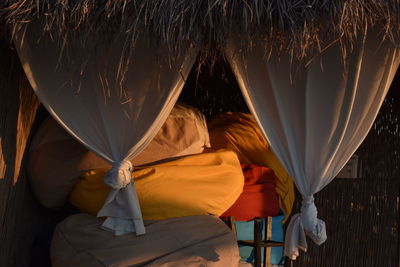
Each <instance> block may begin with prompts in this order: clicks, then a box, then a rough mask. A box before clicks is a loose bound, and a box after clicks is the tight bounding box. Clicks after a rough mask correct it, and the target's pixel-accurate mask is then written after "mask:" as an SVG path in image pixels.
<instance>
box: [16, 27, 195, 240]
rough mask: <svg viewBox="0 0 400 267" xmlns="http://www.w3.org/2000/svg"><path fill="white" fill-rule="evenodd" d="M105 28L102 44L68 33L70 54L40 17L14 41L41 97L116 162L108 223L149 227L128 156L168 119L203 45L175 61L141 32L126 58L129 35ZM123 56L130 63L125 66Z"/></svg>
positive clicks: (120, 230)
mask: <svg viewBox="0 0 400 267" xmlns="http://www.w3.org/2000/svg"><path fill="white" fill-rule="evenodd" d="M106 35H107V34H106V33H105V37H104V43H98V44H89V42H90V40H91V39H90V36H89V37H88V38H87V39H86V42H87V44H86V45H83V44H82V40H81V39H79V38H78V37H77V39H76V40H73V38H70V39H67V45H68V47H69V48H68V50H67V52H68V54H65V55H64V56H63V57H60V51H61V47H62V44H60V43H62V42H63V41H64V40H54V39H52V38H51V36H50V34H48V33H45V34H43V32H42V27H41V24H40V22H37V23H35V22H31V23H29V24H28V26H27V27H26V28H25V29H24V30H21V31H20V32H19V33H18V34H17V35H16V38H15V40H14V42H15V44H16V47H17V51H18V54H19V57H20V60H21V62H22V65H23V68H24V70H25V73H26V75H27V77H28V79H29V81H30V83H31V85H32V88H33V89H34V91H35V93H36V94H37V95H38V97H39V99H40V101H41V102H42V104H43V105H44V106H45V107H46V108H47V110H48V111H49V112H50V114H51V115H52V116H53V117H54V118H55V119H56V120H57V121H58V123H59V124H60V125H62V126H63V127H64V128H65V129H66V130H67V131H68V132H69V133H70V134H71V135H72V136H74V137H75V138H76V139H77V140H79V141H80V142H81V143H82V144H84V145H85V146H86V147H87V148H88V149H90V150H91V151H93V152H95V153H96V154H98V155H99V156H101V157H102V158H104V159H105V160H107V161H108V162H110V163H111V164H112V166H113V167H112V169H111V170H110V171H109V172H108V173H107V175H106V177H105V182H106V183H107V184H108V185H109V186H111V187H112V190H111V192H110V194H109V196H108V198H107V200H106V202H105V204H104V206H103V208H102V209H101V210H100V212H99V214H98V216H101V217H107V219H106V220H105V222H104V224H103V226H104V227H106V228H108V229H111V230H112V231H114V232H115V233H116V234H117V235H119V234H124V233H126V232H136V233H137V234H144V233H145V229H144V226H143V220H142V216H141V211H140V205H139V201H138V197H137V194H136V190H135V187H134V183H133V182H131V173H132V171H133V166H132V165H131V163H130V162H129V159H131V158H133V157H135V156H136V155H137V154H138V153H139V152H141V151H142V150H143V149H144V148H145V147H146V145H147V144H148V143H149V142H150V141H151V140H152V138H153V137H154V136H155V135H156V134H157V132H158V130H159V129H160V127H161V126H162V124H163V123H164V121H165V120H166V118H167V116H168V114H169V113H170V111H171V109H172V108H173V106H174V104H175V102H176V100H177V98H178V96H179V94H180V92H181V90H182V87H183V85H184V79H185V78H186V77H187V75H188V74H189V72H190V69H191V67H192V66H193V63H194V61H195V58H196V54H197V51H195V49H190V50H189V51H188V52H187V54H186V55H184V56H182V57H181V58H180V59H177V60H176V61H174V64H171V62H170V60H169V57H168V51H167V49H165V48H157V49H155V48H151V47H150V46H149V45H148V44H147V42H146V41H145V40H143V39H141V40H138V41H137V43H136V46H135V48H134V50H133V52H132V53H131V55H129V56H128V58H122V57H123V53H122V51H124V49H125V42H126V40H125V39H124V36H120V37H119V38H113V39H111V38H108V37H107V36H106ZM122 61H123V62H126V63H127V64H128V68H126V69H123V68H121V66H122V65H121V62H122ZM77 66H78V67H79V68H80V69H79V68H77ZM77 69H78V70H79V71H76V70H77ZM124 70H126V71H124ZM60 153H62V151H60ZM55 179H56V177H55Z"/></svg>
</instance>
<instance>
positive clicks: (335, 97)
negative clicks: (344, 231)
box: [226, 31, 400, 259]
mask: <svg viewBox="0 0 400 267" xmlns="http://www.w3.org/2000/svg"><path fill="white" fill-rule="evenodd" d="M239 43H240V40H239V39H235V38H231V39H230V40H229V41H228V45H227V48H226V55H227V57H228V60H229V62H230V65H231V67H232V69H233V71H234V73H235V75H236V78H237V80H238V82H239V85H240V87H241V89H242V92H243V95H244V97H245V99H246V101H247V104H248V106H249V107H250V110H251V111H252V113H253V114H254V116H255V117H256V119H257V121H258V124H259V126H260V128H261V129H262V131H263V133H264V135H265V137H266V138H267V140H268V141H269V143H270V145H271V147H272V149H273V150H274V152H275V153H276V154H277V156H278V158H279V159H280V160H281V162H282V163H283V165H284V166H285V168H286V169H287V171H288V173H289V174H290V175H291V176H292V177H293V179H294V182H295V184H296V186H297V188H298V190H299V192H300V193H301V194H302V196H303V203H302V208H301V212H300V213H299V214H295V215H294V216H293V217H292V219H291V221H290V224H289V226H288V229H287V233H286V238H285V254H286V256H288V257H290V258H291V259H296V257H297V256H298V254H299V249H302V250H304V251H306V249H307V243H306V235H308V236H309V237H310V238H311V239H312V240H313V241H314V242H315V243H317V244H321V243H323V242H324V241H325V240H326V231H325V223H324V222H323V221H322V220H320V219H318V218H317V208H316V206H315V205H314V198H313V195H314V194H315V193H317V192H318V191H320V190H321V189H322V188H323V187H325V186H326V185H327V184H328V183H329V182H330V181H332V179H333V178H334V177H335V176H336V175H337V174H338V172H339V171H340V170H341V169H342V167H343V166H344V165H345V164H346V162H347V161H348V160H349V158H350V157H351V156H352V154H353V153H354V152H355V151H356V149H357V148H358V146H359V145H360V144H361V142H362V141H363V140H364V138H365V137H366V135H367V133H368V131H369V129H370V128H371V126H372V124H373V121H374V119H375V117H376V115H377V113H378V110H379V108H380V106H381V104H382V102H383V100H384V98H385V95H386V93H387V91H388V88H389V86H390V84H391V82H392V80H393V77H394V75H395V72H396V70H397V68H398V65H399V59H400V57H399V48H398V47H397V48H396V47H394V46H393V45H392V43H391V42H389V41H382V38H381V36H380V35H379V33H378V32H377V31H371V32H369V33H368V34H366V35H365V36H360V39H359V40H358V43H357V44H356V45H355V46H354V49H353V51H352V52H351V53H348V54H347V57H346V59H345V60H344V61H343V60H342V59H343V57H342V51H341V49H340V47H339V45H334V46H332V47H330V48H328V49H327V50H326V51H324V52H323V53H322V54H321V55H320V56H319V57H317V58H315V59H314V61H312V63H311V64H310V65H308V66H307V67H305V66H304V65H302V64H299V63H295V62H291V60H290V56H289V55H281V56H280V57H279V56H277V55H272V56H271V57H270V58H269V60H267V59H266V56H265V54H264V51H265V50H264V47H265V44H264V43H263V41H256V42H255V43H254V47H252V48H251V49H250V50H249V51H244V50H240V48H239V46H238V44H239ZM343 63H344V64H343Z"/></svg>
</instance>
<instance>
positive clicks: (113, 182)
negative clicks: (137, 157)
mask: <svg viewBox="0 0 400 267" xmlns="http://www.w3.org/2000/svg"><path fill="white" fill-rule="evenodd" d="M132 172H133V166H132V163H131V162H130V161H129V160H123V161H121V162H117V163H116V164H114V165H113V166H112V168H111V169H110V170H109V171H108V172H107V173H106V174H105V176H104V182H105V183H106V184H107V185H109V186H110V187H112V188H113V189H121V188H124V187H126V186H127V185H128V184H129V183H130V182H131V180H132Z"/></svg>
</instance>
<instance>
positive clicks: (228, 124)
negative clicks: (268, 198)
mask: <svg viewBox="0 0 400 267" xmlns="http://www.w3.org/2000/svg"><path fill="white" fill-rule="evenodd" d="M208 129H209V133H210V142H211V148H212V149H229V150H232V151H235V152H236V153H237V155H238V158H239V160H240V163H242V164H246V163H247V164H257V165H261V166H265V167H269V168H271V169H272V170H273V171H274V173H275V175H276V177H277V181H276V191H277V193H278V194H279V196H280V207H281V209H282V211H283V212H284V213H285V215H286V216H285V220H286V219H287V217H288V216H289V214H290V213H291V211H292V207H293V202H294V187H293V181H292V179H291V178H290V176H289V175H288V173H287V172H286V170H285V168H284V167H283V166H282V164H281V163H280V161H279V160H278V158H277V157H276V155H275V154H274V152H273V151H272V150H271V149H270V147H269V144H268V142H267V141H266V140H265V138H264V137H263V134H262V133H261V131H260V129H259V127H258V125H257V123H256V121H255V120H254V118H253V116H252V115H250V114H246V113H239V112H228V113H224V114H220V115H218V116H215V117H214V118H213V119H212V120H211V121H209V123H208Z"/></svg>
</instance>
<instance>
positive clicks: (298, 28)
mask: <svg viewBox="0 0 400 267" xmlns="http://www.w3.org/2000/svg"><path fill="white" fill-rule="evenodd" d="M2 2H3V3H2V4H1V3H0V10H1V11H0V16H1V17H2V21H4V22H5V23H6V24H7V25H8V28H9V29H10V32H11V34H12V33H15V31H16V30H18V29H19V28H20V27H21V26H22V25H24V24H27V23H29V22H30V21H32V20H35V19H36V18H39V17H44V18H45V21H46V24H45V25H44V26H43V30H44V31H51V32H52V34H56V35H58V36H59V37H61V38H60V39H63V40H66V41H65V42H66V43H65V44H64V45H67V43H68V40H69V38H68V36H71V35H79V36H80V40H81V42H82V43H83V44H85V43H86V42H87V39H86V38H85V37H87V36H88V34H89V33H91V34H92V35H93V34H94V35H95V36H98V37H99V38H104V32H105V31H107V32H108V33H112V34H121V33H122V34H125V35H126V36H127V43H126V50H127V53H129V51H130V48H131V47H133V46H134V43H135V40H136V39H137V38H138V36H139V35H143V34H144V35H150V36H151V40H152V42H153V43H154V45H162V46H164V47H167V48H168V49H169V51H170V55H171V57H179V56H180V55H181V54H182V53H183V52H184V51H186V50H187V48H188V47H189V46H197V47H200V48H203V49H202V50H203V54H204V55H205V56H208V55H210V54H214V55H216V54H218V53H219V52H220V51H221V48H223V46H224V44H225V40H226V38H227V37H228V36H229V35H230V34H232V33H236V34H240V36H241V37H242V40H243V47H249V46H251V44H252V40H254V38H263V39H265V40H267V45H266V54H268V53H270V51H271V50H276V51H278V52H285V53H286V52H288V53H290V54H291V55H292V56H294V57H296V58H299V59H303V58H305V57H310V56H312V55H315V54H316V53H318V52H320V51H322V50H323V49H324V48H325V47H326V46H328V45H329V44H331V43H332V42H334V41H340V42H342V43H343V47H344V54H345V49H349V48H351V44H352V42H353V41H354V39H355V38H357V34H358V33H359V32H364V31H365V30H366V29H367V28H368V27H371V26H372V25H375V24H380V25H381V26H382V33H383V34H382V36H383V38H389V39H391V40H392V41H394V42H396V43H397V44H399V43H400V41H399V33H400V0H79V1H78V0H2ZM112 34H111V38H112ZM92 35H91V41H93V38H92ZM109 36H110V34H109ZM99 40H100V39H99ZM94 41H95V40H94Z"/></svg>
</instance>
